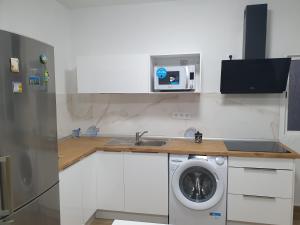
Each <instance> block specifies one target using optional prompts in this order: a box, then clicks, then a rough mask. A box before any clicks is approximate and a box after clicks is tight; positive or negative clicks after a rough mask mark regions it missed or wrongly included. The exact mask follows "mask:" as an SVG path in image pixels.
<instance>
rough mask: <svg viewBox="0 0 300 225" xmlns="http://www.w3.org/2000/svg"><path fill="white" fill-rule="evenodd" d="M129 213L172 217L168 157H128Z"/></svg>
mask: <svg viewBox="0 0 300 225" xmlns="http://www.w3.org/2000/svg"><path fill="white" fill-rule="evenodd" d="M124 183H125V211H126V212H130V213H143V214H153V215H168V154H160V153H153V154H151V153H131V152H126V153H124Z"/></svg>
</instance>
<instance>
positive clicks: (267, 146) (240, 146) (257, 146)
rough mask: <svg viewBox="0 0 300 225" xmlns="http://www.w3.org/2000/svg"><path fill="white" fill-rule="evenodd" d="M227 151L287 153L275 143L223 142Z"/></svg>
mask: <svg viewBox="0 0 300 225" xmlns="http://www.w3.org/2000/svg"><path fill="white" fill-rule="evenodd" d="M224 143H225V145H226V147H227V149H228V150H229V151H242V152H275V153H289V152H290V151H289V150H288V149H286V148H285V147H284V146H283V145H282V144H281V143H279V142H276V141H229V140H228V141H224Z"/></svg>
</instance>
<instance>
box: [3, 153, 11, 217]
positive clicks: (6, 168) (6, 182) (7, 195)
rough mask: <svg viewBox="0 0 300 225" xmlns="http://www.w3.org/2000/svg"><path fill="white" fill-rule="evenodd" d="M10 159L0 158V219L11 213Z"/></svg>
mask: <svg viewBox="0 0 300 225" xmlns="http://www.w3.org/2000/svg"><path fill="white" fill-rule="evenodd" d="M12 205H13V204H12V187H11V164H10V157H9V156H5V157H0V218H1V217H5V216H8V215H9V214H10V213H11V212H12Z"/></svg>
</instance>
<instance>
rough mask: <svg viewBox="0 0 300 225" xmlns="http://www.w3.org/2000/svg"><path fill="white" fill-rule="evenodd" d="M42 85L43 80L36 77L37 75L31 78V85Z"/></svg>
mask: <svg viewBox="0 0 300 225" xmlns="http://www.w3.org/2000/svg"><path fill="white" fill-rule="evenodd" d="M40 84H41V79H40V77H39V76H36V75H31V76H29V85H31V86H38V85H40Z"/></svg>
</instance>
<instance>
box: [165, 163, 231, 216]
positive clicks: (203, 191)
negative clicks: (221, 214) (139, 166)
mask: <svg viewBox="0 0 300 225" xmlns="http://www.w3.org/2000/svg"><path fill="white" fill-rule="evenodd" d="M171 185H172V191H173V193H174V195H175V196H176V198H177V199H178V201H179V202H180V203H181V204H183V205H184V206H186V207H187V208H190V209H194V210H206V209H209V208H211V207H213V206H215V205H216V204H217V203H219V202H220V200H221V199H222V197H223V196H224V190H225V184H224V179H223V178H222V177H219V176H218V174H217V171H216V169H215V167H214V166H213V165H212V164H211V163H209V162H208V161H206V160H187V161H185V162H183V163H182V164H181V165H180V166H179V167H178V168H177V169H176V170H175V172H174V174H173V176H172V183H171Z"/></svg>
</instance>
